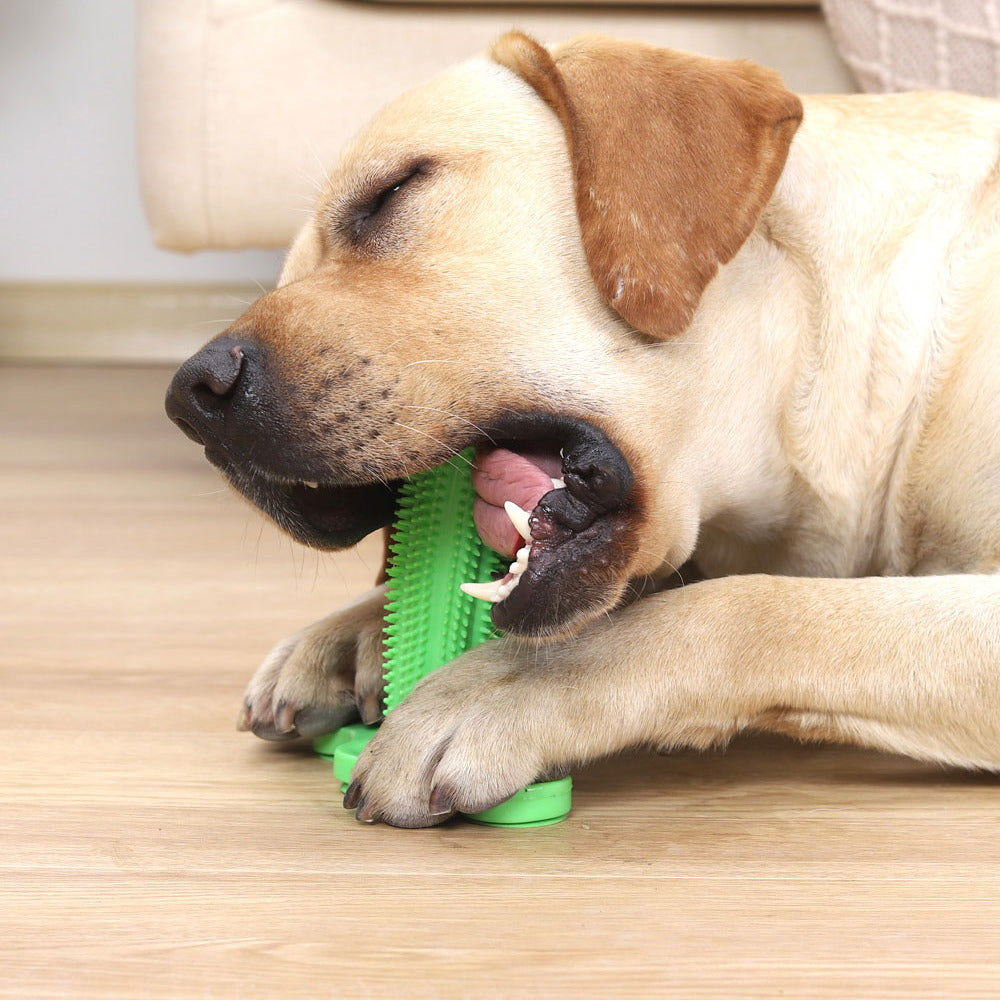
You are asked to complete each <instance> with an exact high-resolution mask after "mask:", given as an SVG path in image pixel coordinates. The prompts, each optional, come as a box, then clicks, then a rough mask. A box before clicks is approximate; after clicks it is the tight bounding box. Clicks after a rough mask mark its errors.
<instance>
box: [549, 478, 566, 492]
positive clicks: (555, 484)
mask: <svg viewBox="0 0 1000 1000" xmlns="http://www.w3.org/2000/svg"><path fill="white" fill-rule="evenodd" d="M552 489H554V490H564V489H566V483H565V481H564V480H562V479H553V480H552Z"/></svg>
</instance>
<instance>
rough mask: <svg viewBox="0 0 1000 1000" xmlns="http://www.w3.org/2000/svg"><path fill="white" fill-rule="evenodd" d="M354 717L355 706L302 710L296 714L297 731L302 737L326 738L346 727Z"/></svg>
mask: <svg viewBox="0 0 1000 1000" xmlns="http://www.w3.org/2000/svg"><path fill="white" fill-rule="evenodd" d="M353 716H354V707H353V706H344V707H342V708H301V709H299V711H297V712H296V713H295V730H296V732H298V734H299V735H300V736H307V737H313V736H325V735H326V734H327V733H332V732H333V731H334V730H336V729H340V727H341V726H343V725H346V724H347V723H348V722H350V720H351V718H352V717H353Z"/></svg>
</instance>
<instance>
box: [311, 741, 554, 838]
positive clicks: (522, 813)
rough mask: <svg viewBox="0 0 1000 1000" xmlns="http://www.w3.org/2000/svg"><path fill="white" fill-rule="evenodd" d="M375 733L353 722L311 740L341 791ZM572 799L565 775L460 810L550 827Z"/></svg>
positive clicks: (493, 821)
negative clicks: (480, 808)
mask: <svg viewBox="0 0 1000 1000" xmlns="http://www.w3.org/2000/svg"><path fill="white" fill-rule="evenodd" d="M377 732H378V726H363V725H361V723H357V724H356V725H353V726H344V727H342V728H341V729H338V730H337V731H336V732H334V733H330V734H329V735H328V736H318V737H316V739H314V740H313V749H314V750H315V751H316V753H318V754H319V755H320V756H321V757H323V758H324V759H325V760H331V761H333V776H334V778H336V779H337V780H338V781H339V782H340V790H341V792H346V791H347V786H348V784H350V781H351V771H353V770H354V765H355V764H357V762H358V757H360V756H361V751H362V750H364V748H365V747H366V746H367V745H368V741H369V740H370V739H371V738H372V737H373V736H374V735H375V734H376V733H377ZM572 799H573V779H572V778H571V777H569V776H568V775H567V776H566V777H565V778H560V779H559V780H558V781H540V782H537V783H536V784H534V785H528V787H527V788H522V789H521V790H520V791H519V792H516V793H515V794H514V795H512V796H511V797H510V798H509V799H507V801H506V802H501V803H500V805H498V806H494V807H493V808H492V809H487V810H485V811H484V812H479V813H463V814H462V815H463V816H465V818H466V819H468V820H471V821H472V822H473V823H479V824H480V825H481V826H495V827H502V828H505V829H507V828H509V829H528V828H530V827H536V826H554V825H555V824H556V823H561V822H562V821H563V820H564V819H565V818H566V817H567V816H568V815H569V810H570V806H571V804H572Z"/></svg>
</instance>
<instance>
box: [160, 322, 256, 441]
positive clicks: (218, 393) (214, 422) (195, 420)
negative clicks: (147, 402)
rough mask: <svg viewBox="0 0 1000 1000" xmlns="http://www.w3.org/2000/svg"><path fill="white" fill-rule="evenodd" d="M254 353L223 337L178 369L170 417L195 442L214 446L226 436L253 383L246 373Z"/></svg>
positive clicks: (168, 403) (169, 394) (172, 387)
mask: <svg viewBox="0 0 1000 1000" xmlns="http://www.w3.org/2000/svg"><path fill="white" fill-rule="evenodd" d="M253 353H254V352H253V350H252V348H250V346H249V344H247V343H245V342H238V341H236V340H233V339H232V338H231V337H220V338H218V339H217V340H213V341H212V342H211V343H209V344H207V345H206V346H205V347H203V348H202V349H201V350H200V351H198V353H197V354H194V355H192V356H191V357H190V358H188V359H187V361H185V362H184V364H183V365H181V367H180V368H179V369H178V370H177V373H176V374H175V375H174V377H173V380H172V381H171V383H170V387H169V388H168V389H167V400H166V410H167V416H168V417H170V419H171V420H172V421H173V422H174V423H175V424H177V426H178V427H179V428H180V429H181V430H182V431H183V432H184V433H185V434H186V435H187V436H188V437H189V438H191V440H192V441H194V442H195V443H197V444H200V445H204V446H206V447H210V446H211V445H213V444H215V443H218V442H220V441H221V440H222V439H223V438H224V437H225V435H226V430H227V422H228V423H229V424H231V423H232V419H231V412H232V410H233V409H234V408H238V407H239V404H240V402H241V399H240V397H242V396H244V395H245V390H246V388H247V386H248V384H249V383H250V382H251V379H250V378H245V377H243V376H244V373H245V371H246V370H247V369H249V368H250V366H251V365H252V364H253V363H254V362H253V358H252V355H253ZM248 355H249V356H248ZM230 429H231V428H230Z"/></svg>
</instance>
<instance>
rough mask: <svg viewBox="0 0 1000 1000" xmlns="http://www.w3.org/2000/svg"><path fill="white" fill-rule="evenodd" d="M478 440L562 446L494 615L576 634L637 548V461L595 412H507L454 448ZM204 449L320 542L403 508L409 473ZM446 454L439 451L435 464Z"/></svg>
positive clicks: (266, 507)
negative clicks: (274, 461)
mask: <svg viewBox="0 0 1000 1000" xmlns="http://www.w3.org/2000/svg"><path fill="white" fill-rule="evenodd" d="M481 426H483V425H481ZM470 444H471V445H477V446H489V447H496V446H501V445H502V446H507V447H512V448H514V449H517V448H518V446H522V447H523V446H524V445H527V444H530V445H532V446H537V445H539V444H543V445H545V446H546V447H548V448H553V449H555V450H559V449H561V450H562V452H563V468H562V476H563V481H564V482H565V484H566V487H565V489H558V490H553V491H552V492H550V493H547V494H545V496H543V497H542V499H541V501H540V502H539V503H538V505H537V506H536V508H535V510H534V511H533V512H532V514H531V518H532V522H531V523H532V534H533V536H534V539H535V540H534V541H533V543H532V548H531V559H530V562H529V564H528V568H527V569H526V570H525V572H524V573H523V574H522V576H521V579H520V582H519V583H518V586H517V587H516V588H515V589H514V590H513V591H512V592H511V593H510V595H509V596H508V597H507V598H505V599H504V600H503V601H500V602H498V603H497V604H494V605H493V608H492V619H493V623H494V624H495V625H496V626H497V627H498V628H499V629H501V630H502V631H504V632H507V633H509V634H512V635H520V636H524V637H539V638H540V637H544V636H553V635H558V634H564V633H567V632H568V631H571V630H572V629H573V628H574V627H575V626H576V625H577V624H581V623H582V622H584V621H586V620H587V619H589V618H590V617H592V616H593V615H594V614H595V613H597V612H598V611H600V610H603V609H605V608H607V607H609V606H610V604H612V603H613V602H614V600H616V599H617V597H618V595H619V594H620V591H621V589H622V586H623V585H624V581H625V577H626V573H627V569H628V565H629V564H630V562H631V560H632V556H633V554H634V551H635V545H636V544H637V531H636V526H637V523H638V520H639V518H638V513H639V508H640V506H641V505H640V503H639V502H638V500H637V496H636V494H637V492H638V491H637V490H636V489H635V478H634V474H633V472H632V468H631V466H630V465H629V462H628V461H627V459H626V458H625V456H624V455H623V453H622V452H621V450H620V449H619V448H618V447H617V445H615V444H614V442H613V441H612V440H611V438H610V437H609V436H608V435H607V434H606V433H605V432H604V431H602V430H601V429H600V428H598V427H597V426H596V424H594V423H592V422H590V421H589V420H585V419H583V418H579V417H573V416H565V415H558V414H549V413H513V414H511V413H508V414H506V415H504V416H503V417H502V418H501V419H499V420H496V421H494V422H493V423H491V424H486V425H485V426H483V433H482V434H477V435H475V436H470V439H468V440H464V441H460V442H455V443H454V446H455V447H454V450H456V451H458V450H460V449H462V448H465V447H467V446H469V445H470ZM205 455H206V457H207V458H208V460H209V461H210V462H211V463H212V464H213V465H214V466H216V468H218V469H219V470H220V471H221V472H222V473H223V474H224V475H225V477H226V478H227V479H228V480H229V482H230V483H231V484H232V486H233V487H234V488H235V489H236V490H238V491H239V492H240V493H242V494H243V495H244V496H245V497H246V498H247V499H248V500H249V501H250V502H251V503H253V504H254V505H256V506H257V507H259V508H260V509H261V510H262V511H263V512H264V513H265V514H266V515H267V516H268V517H270V518H271V519H272V520H273V521H274V522H275V523H276V524H277V525H278V526H279V527H280V528H282V529H283V530H284V531H286V532H287V533H288V534H290V535H291V536H292V537H293V538H295V539H296V540H297V541H299V542H301V543H302V544H304V545H308V546H311V547H313V548H319V549H334V550H335V549H344V548H349V547H351V546H352V545H355V544H357V543H358V542H359V541H360V540H361V539H362V538H364V537H365V536H367V535H369V534H371V533H372V532H373V531H377V530H378V529H380V528H384V527H386V526H387V525H389V524H391V523H392V520H393V517H394V515H395V504H396V496H397V492H398V487H399V484H400V482H401V479H402V476H400V477H399V478H396V479H393V480H391V481H389V482H387V483H372V482H367V483H357V482H348V483H332V484H324V483H320V485H319V487H318V488H317V489H311V488H308V487H306V486H304V485H303V483H302V482H301V481H296V480H293V479H290V478H288V477H286V476H284V475H281V476H279V475H275V474H274V473H273V472H271V471H269V470H266V469H260V468H258V467H257V463H252V462H248V461H247V460H246V459H245V458H244V459H240V460H234V459H232V458H230V457H229V456H228V454H227V453H226V452H225V450H223V449H222V448H218V447H208V448H206V449H205ZM446 457H447V456H446V455H445V456H434V458H435V464H436V461H443V460H444V458H446ZM414 471H417V470H414ZM309 478H310V476H309V475H308V473H304V474H303V476H302V479H304V480H307V479H309Z"/></svg>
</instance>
